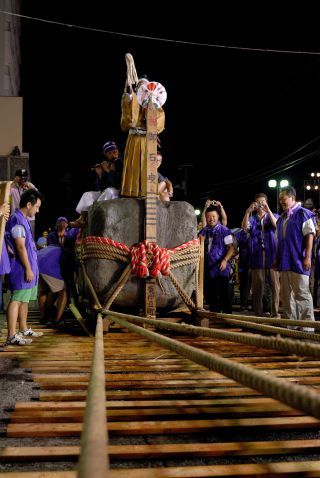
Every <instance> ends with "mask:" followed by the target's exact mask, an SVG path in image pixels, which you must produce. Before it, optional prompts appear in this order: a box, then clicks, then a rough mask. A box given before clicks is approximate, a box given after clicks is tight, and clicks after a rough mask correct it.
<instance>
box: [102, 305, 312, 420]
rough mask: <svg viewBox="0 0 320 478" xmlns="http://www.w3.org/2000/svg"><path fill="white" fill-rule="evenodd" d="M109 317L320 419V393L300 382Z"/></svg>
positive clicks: (193, 359)
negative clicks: (258, 369)
mask: <svg viewBox="0 0 320 478" xmlns="http://www.w3.org/2000/svg"><path fill="white" fill-rule="evenodd" d="M107 317H108V318H112V320H114V321H115V322H116V323H118V324H120V325H122V326H123V327H125V328H127V329H129V330H131V331H132V332H136V333H138V334H139V335H142V336H144V337H146V338H147V339H149V340H152V341H154V342H156V343H158V344H160V345H161V346H162V347H166V348H167V349H169V350H172V351H173V352H176V353H178V354H179V355H182V356H183V357H186V358H188V359H190V360H192V361H193V362H195V363H198V364H201V365H204V366H205V367H207V368H208V369H209V370H214V371H215V372H218V373H221V374H223V375H225V376H226V377H229V378H231V379H232V380H235V381H236V382H238V383H241V384H243V385H246V386H248V387H250V388H253V389H254V390H258V391H259V392H261V393H263V394H266V395H268V396H270V397H272V398H275V399H276V400H280V401H281V402H283V403H285V404H287V405H289V406H290V407H293V408H296V409H297V410H302V411H303V412H304V413H306V414H307V415H311V416H313V417H316V418H320V395H319V394H318V393H317V392H315V391H314V390H310V389H309V388H307V387H306V386H303V385H295V384H293V383H290V382H288V381H286V380H284V379H281V378H277V377H273V376H270V375H266V374H265V373H264V372H259V371H257V370H254V369H251V368H249V367H248V366H246V365H242V364H239V363H234V362H232V361H231V360H228V359H225V358H223V357H220V356H218V355H213V354H209V353H208V352H205V351H203V350H199V349H196V348H194V347H191V346H190V345H186V344H182V343H180V342H178V341H176V340H173V339H170V338H168V337H164V336H162V335H160V334H157V333H155V332H152V331H150V330H146V329H144V328H142V327H139V326H137V325H133V324H131V323H130V322H128V321H126V320H123V319H120V318H119V315H118V314H117V313H113V312H109V313H108V315H107Z"/></svg>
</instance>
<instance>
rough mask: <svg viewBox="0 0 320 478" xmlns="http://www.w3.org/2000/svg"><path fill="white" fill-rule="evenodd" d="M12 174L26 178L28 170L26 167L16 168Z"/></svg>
mask: <svg viewBox="0 0 320 478" xmlns="http://www.w3.org/2000/svg"><path fill="white" fill-rule="evenodd" d="M14 175H15V176H19V178H26V177H27V176H28V171H27V170H26V169H17V171H16V172H15V174H14Z"/></svg>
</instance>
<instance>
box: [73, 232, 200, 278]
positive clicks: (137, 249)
mask: <svg viewBox="0 0 320 478" xmlns="http://www.w3.org/2000/svg"><path fill="white" fill-rule="evenodd" d="M77 251H78V254H79V256H80V260H81V261H86V260H88V259H110V260H119V261H122V262H124V263H126V264H129V263H130V262H131V269H132V273H133V274H134V275H136V276H137V277H142V278H145V277H148V276H149V275H151V276H152V277H159V276H160V275H164V276H169V275H170V270H171V269H173V268H175V267H181V266H183V265H187V264H196V263H197V262H198V261H199V240H198V239H193V240H191V241H188V242H185V243H184V244H181V245H180V246H177V247H174V248H172V249H166V248H162V247H159V246H158V245H157V244H155V243H150V242H149V243H147V242H146V241H143V242H140V243H139V244H134V245H133V246H132V247H131V249H130V248H129V247H128V246H126V245H125V244H123V243H121V242H117V241H114V240H113V239H110V238H109V237H98V236H87V237H86V238H84V239H83V240H81V241H78V243H77Z"/></svg>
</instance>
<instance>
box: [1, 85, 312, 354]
mask: <svg viewBox="0 0 320 478" xmlns="http://www.w3.org/2000/svg"><path fill="white" fill-rule="evenodd" d="M146 82H147V80H146V79H140V80H139V81H138V83H137V85H136V86H137V88H138V87H139V86H141V85H144V84H146ZM164 121H165V115H164V111H163V109H162V108H161V107H158V108H157V110H156V131H157V134H159V133H161V131H162V130H163V129H164ZM121 128H122V129H123V130H124V131H127V132H128V137H127V142H126V147H125V151H124V155H123V158H122V155H121V154H120V153H119V150H118V147H117V145H116V143H115V142H114V141H112V140H109V141H107V142H106V143H105V144H104V145H103V147H102V154H103V160H102V161H101V162H99V163H96V164H95V165H94V166H93V167H92V168H91V170H92V171H94V172H95V175H96V183H95V190H94V191H86V192H84V193H83V195H82V197H81V198H80V200H79V203H78V205H77V207H76V211H77V213H78V214H79V217H78V219H76V220H74V221H71V222H70V221H68V219H67V218H66V217H65V216H59V217H58V218H57V220H56V225H55V229H54V231H52V232H50V233H48V232H47V231H45V232H44V233H43V234H42V236H41V237H40V238H39V239H38V241H37V243H35V241H34V231H35V227H34V224H35V215H36V214H37V213H38V212H39V209H40V207H41V202H42V199H43V197H42V194H41V193H40V192H39V191H38V189H37V188H36V186H35V185H33V184H32V183H30V182H29V181H28V172H27V171H26V170H25V169H20V170H17V171H16V173H15V178H14V181H13V183H12V186H11V192H10V200H9V203H6V202H5V203H3V204H2V205H1V206H0V220H2V221H7V224H6V233H5V243H4V246H3V247H2V257H1V263H0V273H1V274H7V277H8V284H9V288H10V290H11V299H10V302H9V305H8V308H7V325H8V337H7V342H6V344H7V345H26V344H29V343H31V341H32V338H33V337H37V336H39V335H41V333H40V332H35V331H33V330H32V329H31V328H30V327H28V324H27V317H28V304H29V302H30V301H31V300H35V299H37V300H38V303H39V309H40V314H41V322H42V323H45V322H46V321H47V319H48V316H50V318H51V320H52V323H54V324H55V326H57V327H59V326H60V325H61V324H63V313H64V310H65V307H66V304H67V302H68V296H69V295H70V294H72V288H73V285H74V270H75V263H74V261H75V257H74V244H75V241H76V238H77V234H78V232H79V230H80V229H81V228H84V227H85V226H86V223H87V214H88V209H89V207H90V206H91V205H92V204H93V203H94V202H99V201H105V200H112V199H117V198H119V197H138V198H144V197H145V196H146V184H147V178H146V170H147V167H146V147H147V137H146V133H147V125H146V109H145V108H142V107H141V106H140V104H139V102H138V99H137V91H136V89H135V88H132V86H130V85H128V84H127V85H126V88H125V91H124V93H123V96H122V115H121ZM156 136H157V135H156ZM159 144H160V141H159V139H158V140H157V145H158V146H159ZM154 159H155V160H156V166H157V168H159V167H160V166H161V164H162V154H161V151H160V150H159V149H158V151H157V155H156V157H155V158H154ZM157 185H158V198H159V200H161V201H164V202H168V201H170V199H171V198H172V196H173V185H172V182H171V181H170V180H169V179H168V178H167V177H165V176H163V175H162V174H161V172H160V171H159V170H158V178H157ZM279 202H280V204H281V207H282V210H283V212H282V214H280V215H278V214H276V213H274V212H272V211H271V209H270V207H269V205H268V199H267V196H266V195H265V194H264V193H258V194H256V196H255V197H254V200H253V202H252V203H251V204H250V205H249V207H248V208H247V209H246V211H245V213H244V217H243V219H242V223H241V228H238V229H236V230H231V229H230V228H229V227H228V217H227V213H226V211H225V209H224V207H223V205H222V204H221V202H220V201H217V200H211V199H208V200H207V201H206V203H205V206H204V210H203V213H202V218H201V222H202V228H201V230H200V231H199V235H200V236H202V237H203V238H204V245H205V273H204V274H205V277H204V295H205V299H206V302H207V304H208V307H209V309H210V310H211V311H215V312H224V313H229V314H231V313H232V308H233V292H232V287H231V286H230V284H232V278H233V277H234V273H235V264H237V275H238V280H239V290H240V307H241V309H242V310H247V309H248V307H249V293H250V291H251V298H252V308H253V311H254V313H255V314H256V315H257V316H263V315H264V314H265V313H266V302H267V301H268V302H269V309H270V310H269V311H268V312H269V315H270V316H271V317H275V318H280V317H281V315H280V305H281V311H282V314H283V316H284V317H285V318H287V319H299V320H314V308H313V297H312V294H311V292H310V273H311V271H312V265H313V264H314V268H313V269H314V279H315V280H314V290H313V293H314V295H316V294H317V287H318V282H319V279H320V240H319V239H318V238H317V237H318V235H317V231H318V225H317V222H316V220H315V215H314V213H313V212H312V211H310V210H309V209H307V208H306V207H303V206H302V205H301V203H299V202H297V200H296V191H295V189H294V188H293V187H291V186H288V187H286V188H283V189H282V190H281V191H280V196H279ZM1 218H2V219H1ZM313 258H314V261H313V262H312V260H313ZM53 304H55V307H54V308H53ZM52 310H54V316H52ZM17 323H18V324H19V331H18V333H17V331H16V326H17ZM303 329H304V330H308V331H311V330H313V328H310V327H304V328H303Z"/></svg>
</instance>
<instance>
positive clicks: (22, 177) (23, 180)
mask: <svg viewBox="0 0 320 478" xmlns="http://www.w3.org/2000/svg"><path fill="white" fill-rule="evenodd" d="M20 181H21V182H22V183H26V182H27V181H28V178H27V177H26V176H21V178H20Z"/></svg>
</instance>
